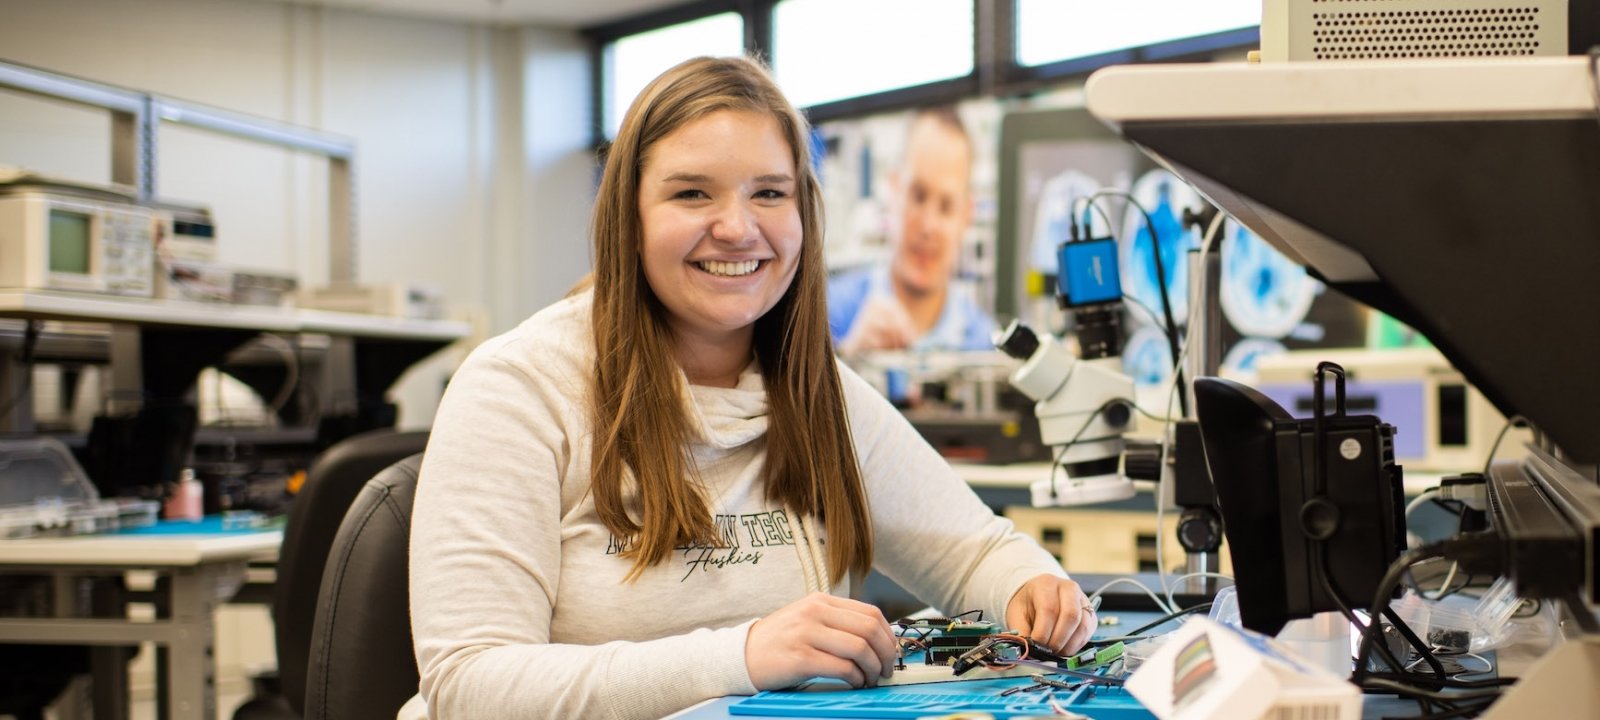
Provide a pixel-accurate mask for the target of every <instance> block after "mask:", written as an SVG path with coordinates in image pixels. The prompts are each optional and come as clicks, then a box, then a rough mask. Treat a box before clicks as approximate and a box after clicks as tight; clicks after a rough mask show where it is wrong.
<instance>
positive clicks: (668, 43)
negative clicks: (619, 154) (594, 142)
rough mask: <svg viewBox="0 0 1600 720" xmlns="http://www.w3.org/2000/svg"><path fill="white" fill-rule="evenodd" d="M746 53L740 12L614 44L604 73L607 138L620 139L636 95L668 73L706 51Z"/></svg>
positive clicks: (608, 49)
mask: <svg viewBox="0 0 1600 720" xmlns="http://www.w3.org/2000/svg"><path fill="white" fill-rule="evenodd" d="M743 53H744V18H743V17H741V16H740V15H739V14H738V13H735V12H724V13H718V14H716V15H708V16H706V17H702V18H699V19H697V20H690V21H688V22H682V23H678V24H675V25H668V26H666V27H661V28H657V29H654V30H648V31H645V32H641V33H637V34H634V35H627V36H624V37H620V38H617V39H616V40H614V41H612V42H610V43H608V44H607V45H606V46H605V50H604V56H603V57H604V59H603V63H604V66H603V69H602V71H601V73H602V77H603V78H604V79H603V83H604V85H603V87H604V89H603V91H602V92H603V93H604V96H605V101H604V102H603V103H602V104H601V106H602V107H603V108H605V110H604V112H605V133H606V137H607V138H611V137H616V134H617V129H618V128H620V127H621V126H622V116H623V115H624V114H626V113H627V112H628V106H629V105H631V104H633V98H634V97H635V96H636V95H638V94H639V91H640V90H643V89H644V86H645V85H647V84H649V83H650V81H651V80H654V79H655V77H656V76H657V75H660V74H661V73H662V71H664V70H666V69H667V68H670V67H672V66H673V65H677V64H678V63H680V62H683V61H684V60H688V59H689V58H692V57H697V56H700V55H712V56H717V57H723V56H728V55H740V54H743Z"/></svg>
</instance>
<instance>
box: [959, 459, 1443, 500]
mask: <svg viewBox="0 0 1600 720" xmlns="http://www.w3.org/2000/svg"><path fill="white" fill-rule="evenodd" d="M950 467H953V468H955V470H956V473H958V474H960V475H961V479H962V480H965V481H967V484H968V485H971V486H972V487H975V488H1015V489H1021V490H1027V489H1028V486H1029V485H1030V484H1032V483H1033V482H1035V481H1038V480H1048V479H1049V478H1050V463H1047V462H1034V463H1016V464H1014V465H984V464H982V463H967V462H952V463H950ZM1442 477H1444V473H1436V472H1430V473H1425V472H1408V473H1406V474H1405V478H1404V483H1405V494H1406V495H1407V496H1416V495H1420V494H1422V491H1424V490H1427V489H1428V488H1431V487H1434V486H1435V485H1438V484H1439V480H1440V479H1441V478H1442ZM1133 485H1134V487H1136V488H1138V489H1139V491H1140V492H1153V491H1154V489H1155V483H1153V482H1149V481H1146V480H1135V481H1133Z"/></svg>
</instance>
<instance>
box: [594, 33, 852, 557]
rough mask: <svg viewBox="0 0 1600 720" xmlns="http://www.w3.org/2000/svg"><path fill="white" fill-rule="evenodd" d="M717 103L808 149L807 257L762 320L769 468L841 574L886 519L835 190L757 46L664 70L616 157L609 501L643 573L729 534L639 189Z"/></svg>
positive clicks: (601, 346)
mask: <svg viewBox="0 0 1600 720" xmlns="http://www.w3.org/2000/svg"><path fill="white" fill-rule="evenodd" d="M719 110H741V111H753V112H759V113H765V114H768V115H771V116H772V117H773V118H774V119H776V120H777V122H778V126H779V128H780V129H781V130H782V132H783V134H784V135H785V137H786V139H787V140H788V141H789V147H790V150H791V151H792V152H793V154H794V166H795V174H796V176H797V193H796V196H797V197H796V199H797V202H798V205H799V209H800V221H801V228H802V242H801V251H800V262H799V267H798V268H797V269H796V271H795V276H794V280H793V282H792V283H791V284H790V286H789V289H788V291H787V292H786V293H784V296H783V298H782V299H781V300H779V301H778V304H777V305H775V306H773V308H772V310H770V311H768V312H767V314H766V315H764V316H762V317H761V318H760V319H759V320H757V321H756V324H755V332H754V335H755V339H754V350H755V355H756V359H757V361H758V362H759V363H760V366H761V373H762V377H763V380H764V382H765V383H766V390H767V405H768V425H767V435H766V440H767V460H766V466H765V468H763V470H762V472H763V479H764V481H765V484H766V494H767V498H768V499H769V500H771V501H774V502H776V503H779V504H781V505H782V506H784V507H785V508H787V509H789V510H790V511H792V512H796V513H799V514H801V515H802V516H803V515H815V516H816V517H818V518H819V519H821V520H822V521H823V523H824V524H825V526H826V528H827V536H828V566H829V567H830V568H831V569H832V578H831V579H832V581H833V582H835V583H837V582H839V580H840V579H841V578H842V577H843V576H844V573H845V571H846V570H848V571H850V572H852V573H853V574H855V575H858V576H859V575H865V574H866V572H867V571H868V570H869V569H870V568H871V567H872V526H871V519H870V515H869V513H868V510H867V499H866V491H865V489H864V487H863V485H862V481H861V470H860V466H859V464H858V462H857V458H856V453H855V445H854V444H853V443H852V441H851V434H850V426H849V423H848V421H847V418H846V417H845V406H844V391H843V388H842V387H841V386H840V384H839V371H838V367H837V366H836V365H835V361H834V357H833V342H832V339H831V337H830V335H829V331H828V317H827V285H826V281H827V278H826V271H825V269H824V266H823V263H822V195H821V192H820V190H819V188H818V185H817V178H816V174H815V173H814V172H813V171H812V168H811V152H810V142H809V138H810V135H809V126H808V125H807V123H806V121H805V118H803V117H801V116H800V114H799V113H798V112H797V111H796V110H795V109H794V106H792V105H790V104H789V101H788V100H787V99H785V98H784V97H783V94H782V93H781V92H780V91H779V90H778V88H777V85H776V84H775V83H774V82H773V81H772V78H771V77H770V76H769V75H768V74H767V71H766V69H765V68H763V67H762V66H761V65H760V64H759V63H757V62H756V61H753V60H750V59H748V58H695V59H693V60H689V61H686V62H684V63H682V64H680V65H678V66H676V67H674V68H672V69H671V70H668V71H666V72H665V73H663V74H662V75H661V76H660V77H658V78H656V79H655V80H654V81H653V82H651V83H650V85H649V86H648V87H646V88H645V89H644V90H643V91H642V92H640V93H639V97H638V98H637V99H635V100H634V102H633V105H632V107H630V108H628V113H627V115H626V117H625V118H624V119H623V122H622V128H621V130H619V131H618V133H617V137H616V140H615V141H614V142H613V143H612V145H611V149H610V152H609V154H608V157H607V159H606V166H605V172H604V174H603V175H602V177H601V180H600V190H599V194H598V197H597V198H596V200H595V206H594V219H593V227H592V233H593V236H594V260H595V268H594V318H593V330H594V342H595V350H596V357H595V373H594V378H593V381H594V386H593V387H592V388H591V392H590V398H591V408H592V413H593V420H594V427H595V442H594V456H593V473H594V477H593V481H592V482H593V490H594V498H595V507H596V509H597V511H598V512H599V515H600V520H601V522H603V523H605V525H606V528H607V529H609V530H610V531H611V533H612V535H614V536H616V537H617V538H618V539H619V540H621V541H622V542H623V546H624V547H625V548H626V550H625V551H624V554H625V555H627V554H631V555H632V556H633V560H634V565H633V570H632V572H631V573H630V574H629V578H630V579H633V578H636V577H638V575H639V573H640V572H642V571H643V570H644V569H645V568H647V567H649V566H652V565H655V564H657V563H660V562H661V561H663V560H665V559H666V558H667V557H668V556H669V555H670V554H671V552H672V550H673V548H675V547H677V546H680V545H684V544H690V543H697V542H698V543H707V544H710V543H713V542H715V541H716V539H717V533H716V531H715V528H714V527H713V525H712V519H711V510H710V508H709V507H708V504H707V500H706V495H705V490H704V488H703V486H702V484H701V482H700V479H699V476H698V473H697V471H696V469H695V466H694V463H693V462H692V460H691V459H690V457H689V449H688V448H689V443H690V442H691V441H692V439H693V438H694V432H693V431H692V430H691V429H690V424H689V415H688V408H687V407H686V406H685V404H684V403H685V399H684V398H685V397H686V396H687V393H686V392H685V390H686V388H684V387H683V386H682V383H683V380H682V377H683V375H682V373H681V372H679V370H678V365H677V360H676V359H675V356H674V355H673V335H672V330H671V329H670V327H669V326H668V324H667V321H666V318H667V313H666V309H665V307H664V306H663V305H662V304H661V301H660V300H659V299H658V298H657V297H656V295H655V293H654V292H653V291H652V290H651V289H650V285H649V283H648V282H647V281H646V279H645V275H644V268H643V265H642V261H641V259H640V252H639V251H640V246H641V239H642V238H643V232H642V227H641V221H640V219H639V203H638V197H639V176H640V173H641V170H642V168H643V164H644V161H645V159H646V157H647V155H648V153H649V151H650V149H651V147H652V146H653V145H654V144H655V143H656V142H658V141H660V140H661V139H662V138H664V137H666V136H667V135H669V134H670V133H672V132H673V131H674V130H677V129H678V128H680V127H682V126H684V125H685V124H687V123H689V122H692V121H694V120H697V119H699V118H702V117H705V116H706V115H707V114H709V113H712V112H716V111H719ZM630 476H631V481H632V482H635V483H637V489H638V498H639V500H638V507H637V508H636V510H637V513H636V515H637V518H636V517H635V516H634V515H630V514H629V512H628V507H627V503H626V502H625V499H624V497H625V493H624V488H625V487H627V483H628V482H629V481H630ZM797 519H798V518H797Z"/></svg>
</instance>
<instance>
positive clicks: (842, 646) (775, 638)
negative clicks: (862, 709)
mask: <svg viewBox="0 0 1600 720" xmlns="http://www.w3.org/2000/svg"><path fill="white" fill-rule="evenodd" d="M897 656H898V652H897V643H896V642H895V638H894V633H893V632H892V631H890V630H889V623H888V621H886V620H884V619H883V613H882V612H880V611H879V610H878V608H876V607H874V606H872V605H868V604H866V603H864V602H860V601H857V600H851V599H849V598H841V597H834V596H832V595H828V594H826V593H820V592H814V593H811V594H810V595H807V596H805V597H804V598H802V599H800V600H797V601H795V602H793V603H790V604H789V605H786V606H784V607H783V609H781V610H779V611H777V612H775V613H773V614H771V615H768V616H766V617H764V618H761V619H760V620H757V621H756V622H755V624H754V625H751V626H750V634H749V636H748V637H746V639H745V645H744V658H745V660H744V662H745V669H746V670H748V671H749V673H750V682H751V683H753V684H754V685H755V686H756V689H758V690H778V689H781V688H786V687H791V686H793V685H797V684H799V683H801V682H804V681H806V680H810V679H811V678H814V677H828V678H838V679H840V680H843V681H845V682H847V683H850V686H851V687H858V688H859V687H873V686H875V685H877V684H878V680H879V679H880V678H886V677H889V675H890V674H891V673H893V672H894V665H895V662H896V657H897Z"/></svg>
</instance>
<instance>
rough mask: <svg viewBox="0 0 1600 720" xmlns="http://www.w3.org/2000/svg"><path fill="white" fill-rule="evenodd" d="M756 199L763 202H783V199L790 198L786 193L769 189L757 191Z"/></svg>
mask: <svg viewBox="0 0 1600 720" xmlns="http://www.w3.org/2000/svg"><path fill="white" fill-rule="evenodd" d="M756 197H757V198H760V199H762V200H782V199H783V198H786V197H789V193H786V192H784V191H782V190H773V189H767V190H760V191H757V192H756Z"/></svg>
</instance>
